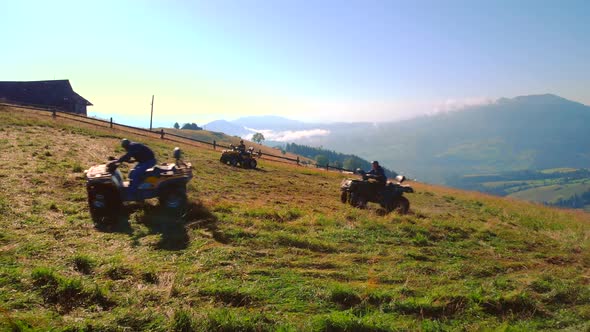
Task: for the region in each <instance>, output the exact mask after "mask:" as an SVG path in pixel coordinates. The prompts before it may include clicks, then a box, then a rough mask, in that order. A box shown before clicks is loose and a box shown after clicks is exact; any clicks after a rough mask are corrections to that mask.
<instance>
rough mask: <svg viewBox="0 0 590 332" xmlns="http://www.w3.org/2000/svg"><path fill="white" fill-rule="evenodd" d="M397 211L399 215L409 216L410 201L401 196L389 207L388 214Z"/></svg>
mask: <svg viewBox="0 0 590 332" xmlns="http://www.w3.org/2000/svg"><path fill="white" fill-rule="evenodd" d="M391 211H396V212H398V213H399V214H407V213H408V211H410V201H409V200H408V199H407V198H405V197H403V196H401V197H399V198H396V199H394V200H393V201H391V202H390V203H389V204H388V205H387V212H391Z"/></svg>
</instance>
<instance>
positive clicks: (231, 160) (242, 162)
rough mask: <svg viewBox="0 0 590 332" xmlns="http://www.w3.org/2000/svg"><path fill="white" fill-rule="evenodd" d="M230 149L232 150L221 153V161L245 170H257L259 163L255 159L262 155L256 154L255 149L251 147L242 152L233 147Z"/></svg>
mask: <svg viewBox="0 0 590 332" xmlns="http://www.w3.org/2000/svg"><path fill="white" fill-rule="evenodd" d="M230 147H231V149H230V150H223V151H222V152H221V158H219V161H221V162H222V163H224V164H229V165H232V166H238V165H239V166H241V167H243V168H256V166H257V165H258V162H257V161H256V159H255V157H256V156H260V155H259V154H256V153H255V152H254V148H253V147H250V148H249V149H248V150H246V151H240V150H239V149H238V148H237V147H235V146H233V145H232V146H230Z"/></svg>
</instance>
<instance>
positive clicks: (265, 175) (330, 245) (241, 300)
mask: <svg viewBox="0 0 590 332" xmlns="http://www.w3.org/2000/svg"><path fill="white" fill-rule="evenodd" d="M0 130H1V131H2V132H3V137H2V141H0V158H3V160H6V161H7V162H4V163H1V164H0V180H1V181H0V212H1V213H0V227H1V229H2V232H0V312H1V315H2V317H3V319H0V330H14V331H45V330H54V331H84V330H86V331H90V330H96V331H124V330H128V331H144V330H149V331H191V330H196V331H236V330H240V331H302V330H303V331H395V330H422V331H441V330H443V331H447V330H506V331H527V330H542V329H545V330H557V329H570V330H582V331H583V330H585V329H588V328H589V327H590V326H589V325H588V323H587V322H588V321H589V320H590V292H589V288H588V280H587V275H588V271H589V269H590V245H589V241H590V240H589V239H590V229H589V227H590V226H589V222H590V215H589V214H587V213H584V212H581V211H567V210H558V209H551V208H548V207H544V206H540V205H536V204H531V203H525V202H521V201H516V200H512V199H502V198H496V197H491V196H486V195H483V194H477V193H473V192H464V191H460V190H453V189H449V188H444V187H435V186H427V185H423V184H419V183H413V184H412V185H413V186H414V187H415V189H416V193H415V194H412V195H408V198H409V199H410V201H411V213H410V214H409V215H406V216H399V215H395V214H390V215H383V214H382V213H380V211H379V209H378V208H377V207H376V206H374V205H372V206H370V208H369V209H367V210H358V209H353V208H351V207H350V206H346V205H343V204H341V203H340V202H339V191H338V190H339V184H340V180H341V179H342V178H343V177H346V175H342V174H338V173H334V172H325V171H322V170H314V169H308V168H304V167H297V166H293V165H288V164H282V163H272V162H268V161H264V160H263V161H261V162H260V170H244V169H239V168H232V167H230V166H226V165H222V164H221V163H219V161H218V158H219V151H212V150H207V149H201V148H193V147H184V150H185V159H186V160H188V161H191V162H192V163H193V165H194V166H195V169H194V175H195V177H194V179H193V180H192V181H191V183H190V185H189V200H190V206H189V210H188V212H187V214H186V215H184V216H182V217H169V216H167V215H166V214H165V213H163V212H162V211H161V210H160V209H159V207H158V203H157V200H148V201H146V202H144V203H133V204H128V205H127V206H126V213H125V214H124V215H123V216H122V217H121V218H120V220H118V222H117V223H116V224H114V225H112V226H110V227H95V226H94V225H93V223H92V221H91V219H90V218H89V214H88V208H87V205H86V204H87V203H86V193H85V187H84V186H85V183H84V178H83V173H82V172H79V169H80V168H82V169H86V168H88V167H89V166H91V165H93V164H97V163H101V162H103V161H104V159H105V157H106V156H109V155H118V154H120V153H122V152H121V151H118V144H119V137H123V136H125V137H129V138H130V139H134V140H138V141H142V142H146V143H147V144H149V145H150V146H151V147H153V148H154V150H155V151H156V154H157V155H158V157H159V159H160V160H161V161H171V160H170V158H171V151H172V148H173V147H174V144H172V143H170V142H168V141H166V140H159V139H148V138H145V137H142V136H134V135H132V134H129V133H120V132H117V131H111V130H108V129H106V130H102V129H100V130H99V129H97V128H94V127H87V126H79V125H78V124H76V123H66V122H63V121H59V122H58V121H56V122H54V121H53V120H51V118H47V117H42V116H35V115H34V114H32V113H27V115H19V114H18V113H15V112H14V111H13V112H11V113H7V112H3V111H2V110H1V109H0ZM45 151H48V152H49V153H50V154H51V155H50V156H46V155H45ZM126 169H128V168H126V167H125V168H123V171H125V170H126Z"/></svg>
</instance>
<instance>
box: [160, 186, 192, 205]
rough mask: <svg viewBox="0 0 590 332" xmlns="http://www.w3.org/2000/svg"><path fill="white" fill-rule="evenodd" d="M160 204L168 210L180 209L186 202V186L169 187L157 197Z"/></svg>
mask: <svg viewBox="0 0 590 332" xmlns="http://www.w3.org/2000/svg"><path fill="white" fill-rule="evenodd" d="M159 200H160V206H162V207H164V208H166V209H169V210H182V209H183V208H184V207H185V206H186V203H187V197H186V188H170V189H166V190H164V191H163V192H162V194H161V195H160V197H159Z"/></svg>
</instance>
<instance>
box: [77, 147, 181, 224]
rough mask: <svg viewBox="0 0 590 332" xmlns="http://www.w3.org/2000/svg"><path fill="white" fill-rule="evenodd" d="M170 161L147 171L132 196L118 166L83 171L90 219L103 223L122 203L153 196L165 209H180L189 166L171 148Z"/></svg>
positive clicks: (176, 151)
mask: <svg viewBox="0 0 590 332" xmlns="http://www.w3.org/2000/svg"><path fill="white" fill-rule="evenodd" d="M174 158H175V159H176V163H174V164H166V163H163V164H160V165H156V166H154V167H153V168H149V169H148V170H147V171H146V172H145V174H144V176H143V179H142V181H141V183H140V184H139V186H138V188H137V191H136V193H135V195H131V194H130V193H129V192H128V189H129V182H128V181H123V176H122V174H121V171H119V170H118V169H117V168H118V167H119V163H117V162H114V161H110V162H108V163H106V164H101V165H96V166H92V167H90V168H89V169H88V170H86V171H85V173H86V189H87V191H88V205H89V207H90V214H91V215H92V218H93V220H94V221H103V220H104V219H105V218H111V217H113V216H115V215H116V214H117V213H118V212H119V210H120V208H121V207H122V205H123V202H128V201H143V200H144V199H148V198H155V197H157V198H159V200H160V206H162V207H164V208H166V209H170V210H175V211H180V210H182V209H183V208H184V207H185V205H186V203H187V196H186V184H187V183H188V182H189V181H190V179H191V178H192V177H193V172H192V165H191V163H185V162H184V161H182V160H181V151H180V149H179V148H175V149H174ZM113 159H114V158H113ZM131 172H133V171H131Z"/></svg>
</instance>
